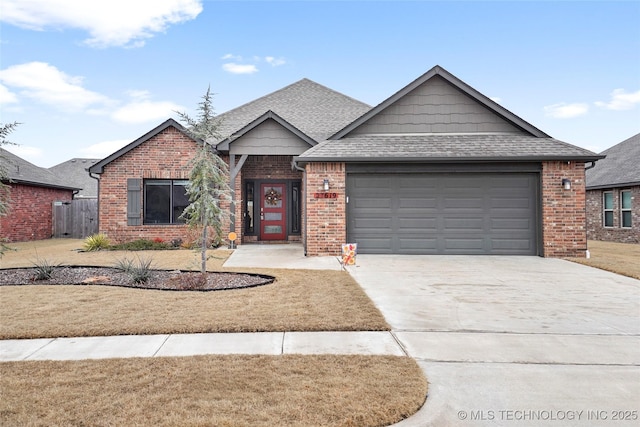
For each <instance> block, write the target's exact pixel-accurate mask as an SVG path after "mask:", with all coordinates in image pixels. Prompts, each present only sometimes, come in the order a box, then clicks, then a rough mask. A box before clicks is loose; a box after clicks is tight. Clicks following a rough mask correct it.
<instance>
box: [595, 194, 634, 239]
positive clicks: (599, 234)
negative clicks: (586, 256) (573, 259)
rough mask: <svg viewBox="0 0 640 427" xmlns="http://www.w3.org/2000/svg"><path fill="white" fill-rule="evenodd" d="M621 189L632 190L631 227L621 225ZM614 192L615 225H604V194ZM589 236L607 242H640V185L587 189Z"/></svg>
mask: <svg viewBox="0 0 640 427" xmlns="http://www.w3.org/2000/svg"><path fill="white" fill-rule="evenodd" d="M620 190H631V226H632V227H631V228H621V227H620ZM605 191H611V192H612V193H613V208H614V209H613V227H606V228H605V227H604V221H603V210H602V203H603V196H602V193H604V192H605ZM587 238H588V239H590V240H604V241H607V242H620V243H640V186H638V185H636V186H634V187H624V188H612V189H602V190H588V191H587Z"/></svg>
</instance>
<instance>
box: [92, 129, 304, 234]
mask: <svg viewBox="0 0 640 427" xmlns="http://www.w3.org/2000/svg"><path fill="white" fill-rule="evenodd" d="M198 148H199V147H198V146H197V144H196V143H195V142H194V141H193V140H192V139H191V138H189V137H188V136H186V135H184V134H183V133H181V132H179V131H178V130H176V129H175V128H174V127H168V128H166V129H165V130H163V131H162V132H160V133H158V134H157V135H155V136H153V137H152V138H150V139H149V140H147V141H145V142H144V143H143V144H141V145H139V146H138V147H136V148H135V149H133V150H130V151H128V152H127V153H126V154H124V155H122V156H120V157H119V158H117V159H115V160H114V161H113V162H111V163H109V164H107V165H105V167H104V172H103V173H102V175H101V177H100V209H99V227H100V232H101V233H105V234H106V235H107V236H108V237H109V238H110V239H112V240H113V241H115V242H126V241H131V240H136V239H142V238H144V239H154V238H161V239H163V240H165V241H170V240H173V239H182V240H183V241H194V240H195V239H197V236H196V235H194V232H193V231H192V230H189V229H188V227H187V226H185V225H183V224H157V225H156V224H153V225H139V226H131V225H127V179H128V178H138V179H143V180H144V179H188V178H189V172H190V170H191V166H190V161H191V159H192V158H193V156H194V153H195V151H196V150H197V149H198ZM223 159H224V160H225V161H226V162H227V163H229V157H228V156H223ZM238 160H239V156H238V157H236V163H237V161H238ZM291 161H292V156H249V157H248V158H247V161H246V162H245V163H244V165H243V167H242V169H241V170H240V172H239V173H238V175H237V176H236V180H235V188H234V192H235V217H234V220H235V232H236V234H237V235H238V240H237V243H242V242H246V241H256V240H257V239H258V238H257V236H245V235H244V234H245V233H244V215H243V208H244V204H243V197H244V183H245V181H246V180H302V173H301V172H300V171H296V170H292V167H291ZM256 196H257V195H256ZM142 197H143V200H142V203H143V204H144V194H142ZM256 203H258V201H256ZM225 205H226V207H227V209H228V208H229V205H228V204H223V206H225ZM229 230H231V225H230V224H225V225H224V227H223V236H220V237H221V238H222V240H226V235H227V231H229ZM300 239H301V237H300V236H289V240H293V241H299V240H300Z"/></svg>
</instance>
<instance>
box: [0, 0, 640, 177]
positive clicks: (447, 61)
mask: <svg viewBox="0 0 640 427" xmlns="http://www.w3.org/2000/svg"><path fill="white" fill-rule="evenodd" d="M639 22H640V1H638V0H632V1H610V0H607V1H585V2H581V1H568V0H567V1H488V2H485V1H472V2H468V1H447V2H442V1H365V0H362V1H242V0H236V1H218V0H91V1H87V0H2V2H0V123H3V124H4V123H11V122H14V121H15V122H19V123H21V124H20V125H19V126H18V127H17V128H16V130H15V131H14V132H13V133H12V134H11V135H10V136H9V140H10V141H12V142H14V143H16V144H18V145H16V146H5V148H7V149H9V150H10V151H12V152H14V153H15V154H17V155H19V156H20V157H22V158H24V159H25V160H28V161H30V162H31V163H34V164H36V165H38V166H42V167H51V166H53V165H56V164H58V163H61V162H64V161H66V160H69V159H71V158H74V157H88V158H104V157H106V156H108V155H109V154H111V153H113V152H115V151H117V150H118V149H119V148H121V147H123V146H124V145H126V144H128V143H130V142H132V141H134V140H135V139H137V138H139V137H140V136H142V135H144V134H145V133H147V132H148V131H150V130H151V129H153V128H154V127H156V126H157V125H159V124H160V123H162V122H164V121H165V120H166V119H168V118H174V119H178V115H177V114H176V111H183V112H186V113H188V114H190V115H192V116H195V115H196V107H197V104H198V102H200V101H201V97H202V96H203V95H204V93H205V92H206V90H207V88H208V87H210V88H211V91H212V92H213V93H215V96H214V100H213V104H214V106H215V108H216V112H217V113H223V112H225V111H227V110H230V109H232V108H235V107H238V106H240V105H242V104H244V103H246V102H249V101H252V100H254V99H256V98H258V97H261V96H263V95H266V94H268V93H271V92H273V91H275V90H278V89H280V88H282V87H284V86H287V85H289V84H291V83H294V82H296V81H298V80H300V79H302V78H309V79H311V80H313V81H315V82H317V83H320V84H322V85H324V86H327V87H329V88H331V89H334V90H336V91H338V92H341V93H343V94H345V95H348V96H351V97H353V98H356V99H358V100H360V101H363V102H365V103H367V104H370V105H372V106H375V105H377V104H379V103H381V102H382V101H384V100H385V99H387V98H388V97H390V96H391V95H393V94H394V93H395V92H397V91H398V90H400V89H402V88H403V87H404V86H405V85H407V84H409V83H410V82H411V81H413V80H414V79H416V78H418V77H419V76H421V75H422V74H424V73H425V72H427V71H428V70H429V69H431V68H432V67H433V66H435V65H440V66H441V67H443V68H445V69H446V70H447V71H449V72H450V73H452V74H453V75H455V76H456V77H458V78H459V79H461V80H462V81H464V82H466V83H467V84H469V85H470V86H472V87H473V88H475V89H476V90H478V91H479V92H481V93H483V94H484V95H486V96H488V97H490V98H492V99H493V100H494V101H496V102H498V103H499V104H501V105H502V106H503V107H505V108H507V109H508V110H509V111H511V112H512V113H514V114H516V115H518V116H519V117H521V118H522V119H524V120H526V121H527V122H529V123H531V124H532V125H534V126H536V127H537V128H539V129H541V130H542V131H544V132H546V133H547V134H549V135H551V136H552V137H554V138H556V139H560V140H562V141H565V142H568V143H570V144H573V145H577V146H580V147H584V148H587V149H589V150H591V151H594V152H597V153H599V152H602V151H603V150H605V149H607V148H609V147H611V146H613V145H615V144H617V143H619V142H621V141H623V140H625V139H627V138H629V137H631V136H633V135H635V134H637V133H638V132H640V25H639V24H638V23H639Z"/></svg>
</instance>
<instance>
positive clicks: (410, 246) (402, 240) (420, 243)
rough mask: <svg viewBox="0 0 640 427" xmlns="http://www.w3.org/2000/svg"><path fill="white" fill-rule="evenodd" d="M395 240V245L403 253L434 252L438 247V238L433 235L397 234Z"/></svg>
mask: <svg viewBox="0 0 640 427" xmlns="http://www.w3.org/2000/svg"><path fill="white" fill-rule="evenodd" d="M397 240H398V245H397V246H398V248H399V249H400V250H401V251H402V252H403V253H409V252H412V253H430V252H433V253H435V252H436V251H437V248H438V239H437V238H435V237H431V238H416V237H415V236H411V237H409V236H407V237H402V236H398V239H397Z"/></svg>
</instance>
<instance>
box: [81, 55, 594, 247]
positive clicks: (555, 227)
mask: <svg viewBox="0 0 640 427" xmlns="http://www.w3.org/2000/svg"><path fill="white" fill-rule="evenodd" d="M219 117H220V119H221V120H222V123H223V129H222V134H223V135H226V136H227V137H226V138H223V139H221V140H217V141H209V142H210V143H211V144H212V145H214V146H215V148H216V149H217V151H218V152H219V153H220V154H221V155H222V156H223V158H225V159H226V160H227V161H228V162H229V165H230V171H231V176H230V182H231V185H232V188H233V189H234V190H235V191H234V194H233V196H234V200H233V202H232V205H233V207H232V209H233V211H234V212H235V218H234V219H233V220H232V221H231V223H230V224H229V230H230V231H234V232H236V233H237V235H238V241H239V242H240V243H248V242H256V241H258V242H270V241H274V242H281V241H302V242H303V244H304V247H305V253H306V254H307V255H336V254H339V253H340V251H341V245H342V244H343V243H347V242H349V243H357V244H358V252H359V253H399V254H504V255H539V256H546V257H564V256H585V251H586V245H587V242H586V228H585V224H586V215H585V164H586V163H590V164H592V163H593V162H595V161H596V160H598V159H600V158H602V157H603V156H600V155H598V154H595V153H592V152H590V151H588V150H585V149H582V148H579V147H576V146H572V145H570V144H567V143H564V142H561V141H558V140H555V139H553V138H551V137H549V135H547V134H546V133H544V132H542V131H541V130H539V129H537V128H536V127H534V126H532V125H531V124H529V123H527V122H526V121H524V120H522V119H521V118H519V117H518V116H516V115H514V114H513V113H511V112H510V111H508V110H506V109H505V108H503V107H502V106H500V105H498V104H496V103H495V102H493V101H491V100H490V99H489V98H487V97H486V96H484V95H482V94H481V93H479V92H478V91H476V90H475V89H473V88H471V87H470V86H468V85H467V84H466V83H464V82H462V81H461V80H460V79H458V78H457V77H455V76H453V75H452V74H450V73H449V72H447V71H446V70H444V69H443V68H441V67H439V66H436V67H434V68H432V69H431V70H429V71H428V72H427V73H425V74H424V75H422V76H421V77H419V78H418V79H416V80H415V81H413V82H411V83H410V84H409V85H407V86H406V87H404V88H402V89H401V90H400V91H398V92H397V93H395V94H394V95H392V96H391V97H390V98H388V99H387V100H385V101H384V102H382V103H381V104H379V105H378V106H376V107H374V108H371V107H369V106H367V105H366V104H363V103H361V102H359V101H356V100H354V99H352V98H349V97H347V96H345V95H342V94H340V93H337V92H335V91H333V90H331V89H328V88H326V87H324V86H321V85H319V84H317V83H314V82H312V81H310V80H307V79H303V80H301V81H299V82H297V83H294V84H292V85H290V86H287V87H285V88H283V89H280V90H278V91H276V92H273V93H271V94H269V95H266V96H264V97H262V98H259V99H257V100H255V101H252V102H249V103H248V104H245V105H243V106H241V107H238V108H236V109H233V110H231V111H228V112H226V113H224V114H221V115H220V116H219ZM196 147H197V143H196V141H194V140H192V139H191V138H189V136H188V135H187V134H186V133H185V132H184V129H183V128H182V126H181V125H180V124H178V123H177V122H175V121H174V120H172V119H169V120H167V121H166V122H164V123H162V124H161V125H160V126H158V127H156V128H155V129H153V130H151V131H150V132H148V133H147V134H145V135H143V136H142V137H140V138H139V139H137V140H135V141H133V142H132V143H131V144H129V145H127V146H126V147H124V148H122V149H121V150H119V151H117V152H116V153H114V154H112V155H111V156H109V157H107V158H105V159H103V160H101V161H99V162H98V163H96V164H95V165H94V166H92V167H91V168H90V172H91V173H92V174H94V175H99V176H100V183H99V203H100V216H99V227H100V231H101V232H104V233H106V234H108V235H109V236H110V237H112V238H115V239H116V240H127V239H135V238H140V237H146V238H154V237H161V238H163V239H174V238H181V237H182V236H184V235H185V233H186V230H185V226H184V225H183V224H182V223H181V220H180V219H179V215H180V213H181V212H182V210H183V209H184V207H185V206H186V205H187V203H188V201H187V199H186V197H185V196H184V186H185V185H186V184H187V181H186V180H187V178H188V173H189V160H190V159H191V157H192V156H193V154H194V151H195V150H196ZM565 182H567V183H569V184H567V185H568V186H570V188H569V189H565V186H564V183H565Z"/></svg>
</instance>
